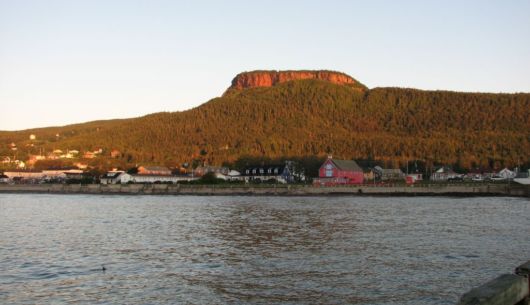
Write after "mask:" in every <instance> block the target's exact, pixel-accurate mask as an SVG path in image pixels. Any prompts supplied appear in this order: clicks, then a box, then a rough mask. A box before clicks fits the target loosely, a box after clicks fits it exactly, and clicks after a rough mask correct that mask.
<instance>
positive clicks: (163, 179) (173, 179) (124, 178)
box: [119, 173, 199, 184]
mask: <svg viewBox="0 0 530 305" xmlns="http://www.w3.org/2000/svg"><path fill="white" fill-rule="evenodd" d="M198 179H199V178H198V177H193V178H192V177H190V176H167V175H145V174H144V175H138V174H128V173H123V174H121V175H120V176H119V182H120V183H122V184H126V183H178V182H180V181H188V182H189V181H193V180H198Z"/></svg>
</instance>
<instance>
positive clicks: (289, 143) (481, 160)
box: [0, 78, 530, 168]
mask: <svg viewBox="0 0 530 305" xmlns="http://www.w3.org/2000/svg"><path fill="white" fill-rule="evenodd" d="M256 105H259V107H256ZM529 109H530V94H526V93H516V94H506V93H502V94H496V93H462V92H453V91H442V90H438V91H428V90H418V89H410V88H405V89H404V88H374V89H366V91H360V90H358V88H355V87H352V86H349V85H342V84H336V83H333V82H329V81H325V80H321V79H314V78H313V79H301V80H289V81H285V82H280V83H276V84H274V85H272V86H269V87H266V86H253V87H248V88H243V89H239V90H232V92H230V93H229V94H224V95H223V96H221V97H217V98H214V99H211V100H209V101H208V102H206V103H204V104H202V105H200V106H198V107H195V108H192V109H189V110H186V111H180V112H160V113H154V114H148V115H145V116H142V117H138V118H131V119H117V120H99V121H93V122H86V123H81V124H73V125H66V126H62V127H49V128H38V129H28V130H22V131H8V132H5V131H4V132H0V143H1V144H2V146H1V147H0V156H6V155H12V151H9V149H8V144H9V143H11V142H13V143H16V145H17V147H19V150H18V154H19V155H20V156H21V157H20V158H23V157H22V156H23V155H28V154H36V153H38V152H39V150H38V149H37V147H38V148H40V149H41V150H44V151H46V152H50V151H51V150H53V149H54V148H60V149H76V150H80V151H89V150H94V149H95V148H97V147H101V148H103V150H104V151H105V152H106V153H108V152H110V151H111V150H113V149H116V150H119V151H120V152H121V154H120V156H119V157H117V158H101V159H99V160H88V161H87V162H89V163H92V164H93V165H94V166H98V167H103V168H108V167H111V166H120V167H127V166H131V165H135V164H140V163H141V164H147V163H151V164H164V165H171V166H176V165H177V164H182V163H190V162H192V161H197V160H198V161H197V162H199V163H200V162H205V163H208V164H216V165H220V164H222V163H223V162H235V161H237V160H238V159H239V158H242V157H245V156H253V157H259V158H288V157H303V156H319V157H322V156H325V155H327V154H328V153H332V154H333V155H334V156H336V157H338V158H344V159H357V158H361V159H375V160H382V161H384V162H388V163H390V164H394V165H396V166H400V165H403V164H404V162H406V161H408V160H419V161H421V162H424V163H425V164H428V165H430V166H432V165H434V164H455V165H459V166H462V167H466V168H471V167H474V166H481V167H482V166H490V167H493V166H501V165H514V164H515V165H516V164H518V163H523V164H524V163H525V162H529V161H530V160H528V159H529V158H530V156H528V154H527V153H526V152H527V151H530V120H529V119H528V117H529V116H530V110H529ZM469 114H472V115H469ZM30 133H36V135H37V140H36V141H33V142H32V141H30V140H29V139H28V137H29V134H30ZM57 133H59V134H60V136H59V137H58V138H57V137H56V134H57ZM31 144H33V145H34V146H26V145H31Z"/></svg>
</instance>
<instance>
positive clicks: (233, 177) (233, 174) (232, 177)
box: [226, 170, 242, 181]
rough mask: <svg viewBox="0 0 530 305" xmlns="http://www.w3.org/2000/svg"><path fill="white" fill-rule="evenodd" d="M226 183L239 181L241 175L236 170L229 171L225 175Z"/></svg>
mask: <svg viewBox="0 0 530 305" xmlns="http://www.w3.org/2000/svg"><path fill="white" fill-rule="evenodd" d="M226 177H227V180H228V181H241V180H242V178H241V173H240V172H238V171H236V170H231V171H229V172H228V174H226Z"/></svg>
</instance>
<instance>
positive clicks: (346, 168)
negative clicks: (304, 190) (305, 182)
mask: <svg viewBox="0 0 530 305" xmlns="http://www.w3.org/2000/svg"><path fill="white" fill-rule="evenodd" d="M318 173H319V174H318V178H317V179H315V180H314V181H313V183H314V184H316V185H326V186H328V185H337V184H362V183H363V182H364V173H363V170H362V168H361V167H360V166H359V165H358V164H357V162H355V161H353V160H336V159H333V158H332V157H331V156H330V157H328V159H327V160H326V161H324V163H323V164H322V166H320V169H319V170H318Z"/></svg>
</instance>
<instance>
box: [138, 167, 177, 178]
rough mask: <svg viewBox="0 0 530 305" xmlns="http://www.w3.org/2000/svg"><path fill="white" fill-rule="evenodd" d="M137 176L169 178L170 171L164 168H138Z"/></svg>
mask: <svg viewBox="0 0 530 305" xmlns="http://www.w3.org/2000/svg"><path fill="white" fill-rule="evenodd" d="M138 175H158V176H171V170H169V168H167V167H165V166H140V167H138Z"/></svg>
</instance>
